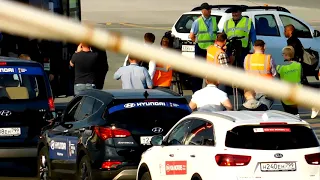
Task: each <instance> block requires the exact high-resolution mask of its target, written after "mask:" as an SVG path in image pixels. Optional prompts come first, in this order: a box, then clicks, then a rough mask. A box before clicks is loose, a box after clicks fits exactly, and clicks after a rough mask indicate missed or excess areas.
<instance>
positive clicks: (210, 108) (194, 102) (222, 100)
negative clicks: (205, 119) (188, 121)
mask: <svg viewBox="0 0 320 180" xmlns="http://www.w3.org/2000/svg"><path fill="white" fill-rule="evenodd" d="M206 84H207V86H206V87H205V88H203V89H200V90H198V91H196V92H195V93H194V94H193V95H192V99H191V101H190V103H189V106H190V108H191V109H192V110H193V111H194V110H196V109H197V110H198V111H207V112H215V111H222V110H223V109H224V108H226V109H227V110H228V111H231V110H233V108H232V104H231V102H230V100H229V98H228V96H227V93H225V92H223V91H221V90H220V89H218V88H217V85H218V84H219V83H218V82H217V81H214V80H208V79H206Z"/></svg>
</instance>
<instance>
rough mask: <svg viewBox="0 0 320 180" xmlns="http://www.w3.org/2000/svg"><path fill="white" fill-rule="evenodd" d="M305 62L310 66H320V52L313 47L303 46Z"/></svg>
mask: <svg viewBox="0 0 320 180" xmlns="http://www.w3.org/2000/svg"><path fill="white" fill-rule="evenodd" d="M302 50H303V63H305V64H307V65H310V66H314V65H315V66H318V63H319V53H318V52H317V51H315V50H313V49H311V48H308V49H305V48H303V49H302Z"/></svg>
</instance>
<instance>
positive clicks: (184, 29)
mask: <svg viewBox="0 0 320 180" xmlns="http://www.w3.org/2000/svg"><path fill="white" fill-rule="evenodd" d="M200 16H201V14H184V15H182V16H181V17H180V19H179V20H178V22H177V23H176V25H175V29H176V31H177V32H178V33H190V30H191V26H192V23H193V22H194V21H195V20H196V19H197V18H198V17H200ZM211 17H216V19H217V24H219V21H220V19H221V16H217V15H211Z"/></svg>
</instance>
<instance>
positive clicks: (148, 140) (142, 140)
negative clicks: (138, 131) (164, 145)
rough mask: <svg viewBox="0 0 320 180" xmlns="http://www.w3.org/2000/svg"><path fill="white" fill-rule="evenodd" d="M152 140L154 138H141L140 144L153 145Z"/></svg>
mask: <svg viewBox="0 0 320 180" xmlns="http://www.w3.org/2000/svg"><path fill="white" fill-rule="evenodd" d="M151 138H152V136H141V137H140V144H144V145H151V143H150V141H151Z"/></svg>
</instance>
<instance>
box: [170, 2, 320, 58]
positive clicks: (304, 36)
mask: <svg viewBox="0 0 320 180" xmlns="http://www.w3.org/2000/svg"><path fill="white" fill-rule="evenodd" d="M212 7H213V8H212V11H211V15H212V16H214V17H216V19H217V23H218V27H219V32H222V30H223V26H224V23H225V22H226V21H227V20H228V19H230V18H232V14H231V13H230V12H229V11H230V8H231V7H232V5H215V6H212ZM199 9H200V8H199V7H196V8H194V9H193V10H192V11H190V12H186V13H183V14H182V16H181V17H180V18H179V19H178V20H177V21H176V23H175V24H174V25H173V27H172V29H171V31H172V34H173V35H174V36H175V37H177V38H180V39H181V40H182V41H185V42H184V45H182V54H183V55H185V56H188V57H194V45H188V43H187V42H186V41H191V39H190V38H189V33H190V29H191V26H192V23H193V22H194V21H195V20H196V19H197V18H198V17H199V16H201V11H200V10H199ZM243 9H245V11H244V12H243V13H242V15H243V16H246V17H249V18H251V19H252V21H253V24H254V26H255V29H256V34H257V39H262V40H264V41H265V43H266V45H267V51H266V53H268V54H271V55H272V57H273V59H274V60H275V63H276V64H283V57H282V52H281V50H282V48H283V47H285V46H286V45H287V39H286V37H285V36H284V26H286V25H288V24H292V25H294V26H295V28H296V29H297V30H299V31H300V32H299V33H298V37H299V39H300V41H301V42H302V44H303V46H304V47H305V48H310V47H311V48H312V49H314V50H316V51H318V52H319V53H320V32H319V31H318V30H315V29H314V28H313V27H312V26H311V25H310V24H308V23H307V22H305V21H304V20H302V19H299V18H298V17H296V16H294V15H293V14H291V13H290V12H289V10H287V9H285V8H283V7H271V6H243Z"/></svg>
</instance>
